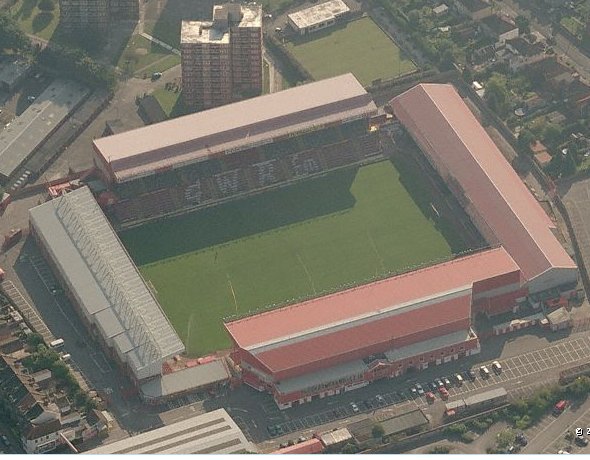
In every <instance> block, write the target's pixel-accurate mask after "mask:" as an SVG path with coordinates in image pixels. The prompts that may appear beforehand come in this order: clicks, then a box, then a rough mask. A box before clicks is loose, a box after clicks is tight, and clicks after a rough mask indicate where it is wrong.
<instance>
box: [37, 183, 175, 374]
mask: <svg viewBox="0 0 590 460" xmlns="http://www.w3.org/2000/svg"><path fill="white" fill-rule="evenodd" d="M29 218H30V224H31V231H32V234H33V236H34V237H35V238H36V240H37V241H38V242H39V244H40V246H41V249H42V251H43V252H44V254H45V256H46V258H47V259H48V261H49V263H50V266H51V267H52V268H53V269H54V270H55V271H57V272H58V274H59V278H60V279H61V280H63V284H64V287H65V289H66V292H68V294H69V295H70V298H72V299H73V300H74V301H75V304H76V307H77V309H78V312H79V314H80V316H81V318H82V320H83V321H84V322H85V323H86V324H87V325H88V326H89V327H90V326H92V327H95V328H96V330H97V331H98V333H99V336H100V337H101V339H102V342H103V344H104V345H105V346H106V347H107V348H108V350H109V352H110V353H109V354H110V355H114V356H115V357H116V358H117V359H118V361H119V362H120V363H122V364H123V365H124V366H125V368H126V370H128V373H129V374H130V376H131V377H132V378H133V379H135V380H136V381H142V380H144V379H147V378H149V377H155V376H159V375H160V374H161V372H162V364H163V363H164V361H166V360H167V359H169V358H171V357H173V356H174V355H177V354H179V353H182V352H183V351H184V345H183V344H182V342H181V340H180V338H179V337H178V335H177V334H176V332H175V331H174V329H173V328H172V325H171V324H170V322H169V321H168V318H167V317H166V315H165V314H164V312H163V311H162V308H161V307H160V305H159V304H158V302H157V300H156V299H155V297H154V295H153V294H152V292H151V291H150V289H149V288H148V287H147V285H146V283H145V281H144V279H143V277H142V276H141V274H140V273H139V271H138V270H137V268H136V266H135V265H134V263H133V261H132V260H131V258H130V257H129V255H128V254H127V251H126V250H125V248H124V247H123V245H122V244H121V242H120V240H119V238H118V237H117V235H116V233H115V232H114V230H113V229H112V227H111V225H110V224H109V222H108V220H107V218H106V217H105V215H104V214H103V212H102V210H101V209H100V207H99V206H98V203H97V202H96V200H95V199H94V197H93V196H92V193H91V192H90V190H89V189H88V187H82V188H79V189H77V190H74V191H72V192H70V193H67V194H65V195H63V196H61V197H58V198H55V199H53V200H51V201H48V202H46V203H43V204H41V205H39V206H36V207H35V208H32V209H31V210H30V211H29Z"/></svg>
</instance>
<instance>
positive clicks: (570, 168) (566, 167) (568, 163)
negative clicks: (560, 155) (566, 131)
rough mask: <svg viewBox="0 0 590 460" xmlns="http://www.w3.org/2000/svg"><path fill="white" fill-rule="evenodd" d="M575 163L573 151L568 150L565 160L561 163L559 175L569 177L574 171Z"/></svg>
mask: <svg viewBox="0 0 590 460" xmlns="http://www.w3.org/2000/svg"><path fill="white" fill-rule="evenodd" d="M576 169H577V165H576V159H575V155H574V152H568V153H567V155H566V156H565V160H564V161H563V162H562V163H561V175H562V176H563V177H569V176H572V175H574V174H575V173H576Z"/></svg>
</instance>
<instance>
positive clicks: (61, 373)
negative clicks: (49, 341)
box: [51, 360, 70, 381]
mask: <svg viewBox="0 0 590 460" xmlns="http://www.w3.org/2000/svg"><path fill="white" fill-rule="evenodd" d="M51 373H52V374H53V377H55V378H56V379H57V380H59V381H64V380H66V378H67V376H68V374H69V373H70V370H69V369H68V366H67V365H66V364H65V363H64V362H63V361H61V360H60V361H56V362H54V363H53V365H52V366H51Z"/></svg>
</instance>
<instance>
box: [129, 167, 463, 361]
mask: <svg viewBox="0 0 590 460" xmlns="http://www.w3.org/2000/svg"><path fill="white" fill-rule="evenodd" d="M403 171H404V172H403V177H400V174H399V172H398V169H396V166H394V164H393V163H392V162H390V161H382V162H379V163H375V164H372V165H368V166H364V167H362V168H360V169H356V168H353V169H346V170H341V171H337V172H333V173H330V174H329V175H327V176H324V177H322V178H318V179H314V180H309V181H306V182H303V183H300V184H296V185H293V186H290V187H288V188H284V189H280V190H277V191H273V192H269V193H266V194H262V195H257V196H254V197H250V198H246V199H243V200H240V201H235V202H231V203H228V204H224V205H221V206H217V207H214V208H210V209H206V210H202V211H199V212H197V213H193V214H189V215H185V216H182V217H179V218H174V219H167V220H163V221H160V222H156V223H152V224H147V225H144V226H142V227H139V228H136V229H132V230H128V231H126V232H123V233H122V234H121V239H122V241H123V242H124V244H125V245H126V247H127V248H128V250H129V252H130V254H131V256H132V257H133V258H134V260H135V262H136V263H137V264H138V265H139V266H140V270H141V272H142V273H143V275H144V276H145V278H146V279H148V280H149V281H151V283H152V284H153V286H154V287H155V289H156V291H157V297H158V299H159V300H160V302H161V304H162V307H163V308H164V310H165V311H166V313H167V315H168V317H169V319H170V321H171V322H172V324H173V325H174V327H175V328H176V330H177V332H178V333H179V335H180V337H181V338H182V339H183V341H184V342H185V344H186V346H187V350H188V353H189V354H191V355H202V354H204V353H207V352H211V351H214V350H219V349H223V348H227V347H228V346H229V344H230V343H229V339H228V337H227V335H226V333H225V331H224V330H223V328H222V318H223V317H227V316H230V315H233V314H236V313H238V314H246V313H248V312H254V311H256V310H259V309H261V308H263V307H265V306H270V305H273V304H278V303H283V302H286V301H289V300H291V299H295V298H302V297H306V296H312V295H317V294H320V293H322V292H325V291H329V290H334V289H337V288H341V287H344V286H346V285H350V284H351V283H358V282H360V281H364V280H369V279H372V278H374V277H375V276H378V275H382V274H385V273H388V272H399V271H404V270H406V269H408V268H409V267H414V266H416V265H419V264H425V263H431V262H434V261H436V260H440V259H441V258H446V257H448V256H449V255H450V254H451V253H457V252H460V251H462V250H465V249H466V248H464V247H463V242H462V241H461V240H460V239H459V238H458V236H457V235H453V234H450V231H448V230H447V229H448V228H450V226H449V225H447V224H446V223H445V222H444V221H443V222H435V221H434V220H433V219H432V216H430V205H429V203H430V201H431V197H430V195H429V193H430V192H429V189H426V188H425V187H423V186H422V185H421V184H422V183H423V181H422V180H421V178H420V177H419V176H418V173H416V172H415V171H412V170H410V169H407V168H404V169H403ZM408 189H409V190H410V191H411V193H412V195H410V193H409V192H408Z"/></svg>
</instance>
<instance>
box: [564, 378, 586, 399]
mask: <svg viewBox="0 0 590 460" xmlns="http://www.w3.org/2000/svg"><path fill="white" fill-rule="evenodd" d="M568 390H569V391H570V393H571V394H572V395H573V396H575V397H577V398H581V397H584V396H587V395H588V394H589V393H590V378H588V377H586V376H582V377H578V378H577V379H576V380H574V381H573V382H572V383H571V384H570V386H569V387H568Z"/></svg>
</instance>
